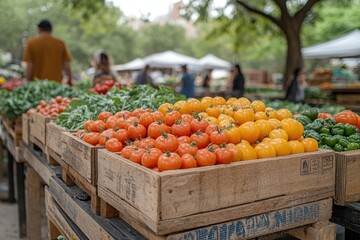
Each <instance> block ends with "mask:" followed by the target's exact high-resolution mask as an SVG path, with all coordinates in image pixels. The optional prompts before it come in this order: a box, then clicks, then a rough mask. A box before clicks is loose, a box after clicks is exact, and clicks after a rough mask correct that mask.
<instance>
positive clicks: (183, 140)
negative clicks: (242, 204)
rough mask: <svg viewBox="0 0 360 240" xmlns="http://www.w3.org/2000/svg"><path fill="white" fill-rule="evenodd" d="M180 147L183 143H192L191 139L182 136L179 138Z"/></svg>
mask: <svg viewBox="0 0 360 240" xmlns="http://www.w3.org/2000/svg"><path fill="white" fill-rule="evenodd" d="M178 141H179V145H180V144H182V143H191V140H190V137H188V136H182V137H179V138H178Z"/></svg>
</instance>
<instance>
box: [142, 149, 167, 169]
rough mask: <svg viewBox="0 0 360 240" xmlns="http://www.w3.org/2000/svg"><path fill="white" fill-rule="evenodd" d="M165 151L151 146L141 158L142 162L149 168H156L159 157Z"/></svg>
mask: <svg viewBox="0 0 360 240" xmlns="http://www.w3.org/2000/svg"><path fill="white" fill-rule="evenodd" d="M162 154H163V152H162V151H161V150H160V149H158V148H150V149H148V150H146V151H145V153H144V155H143V156H142V158H141V164H142V165H143V166H144V167H147V168H155V167H157V164H158V159H159V157H160V156H161V155H162Z"/></svg>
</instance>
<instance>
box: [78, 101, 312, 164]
mask: <svg viewBox="0 0 360 240" xmlns="http://www.w3.org/2000/svg"><path fill="white" fill-rule="evenodd" d="M303 132H304V127H303V125H302V124H301V123H300V122H298V121H297V120H295V119H293V118H292V113H291V112H290V111H288V110H286V109H280V110H277V111H275V110H274V109H272V108H268V107H266V106H265V104H264V103H263V102H261V101H258V100H256V101H253V102H250V101H249V100H248V99H246V98H240V99H236V98H230V99H229V100H227V101H226V100H225V99H224V98H222V97H215V98H211V97H205V98H203V99H202V100H201V101H199V100H197V99H189V100H187V101H179V102H177V103H175V104H173V105H172V104H169V103H165V104H163V105H161V106H160V107H159V109H158V111H150V110H144V109H136V110H135V111H133V112H129V111H122V112H118V113H116V114H114V115H113V114H111V113H110V112H102V113H100V114H99V116H98V120H96V121H87V122H86V123H85V124H84V130H81V131H79V132H78V136H79V137H80V138H82V139H83V140H84V141H85V142H87V143H90V144H92V145H94V146H96V145H100V146H105V147H106V149H107V150H109V151H111V152H116V153H119V154H120V155H121V156H122V157H124V158H126V159H129V160H131V161H133V162H135V163H138V164H141V165H143V166H145V167H148V168H151V169H154V170H156V171H165V170H174V169H180V168H193V167H202V166H211V165H216V164H225V163H231V162H234V161H241V160H251V159H258V158H269V157H276V156H284V155H289V154H296V153H304V152H312V151H316V150H317V149H318V143H317V141H316V140H315V139H312V138H305V139H304V138H303V137H302V135H303Z"/></svg>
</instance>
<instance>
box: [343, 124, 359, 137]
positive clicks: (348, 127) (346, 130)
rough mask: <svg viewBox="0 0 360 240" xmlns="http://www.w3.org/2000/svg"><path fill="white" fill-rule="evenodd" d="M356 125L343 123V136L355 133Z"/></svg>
mask: <svg viewBox="0 0 360 240" xmlns="http://www.w3.org/2000/svg"><path fill="white" fill-rule="evenodd" d="M357 131H358V130H357V127H355V126H353V125H350V124H348V123H347V124H345V125H344V135H345V136H350V135H352V134H354V133H357Z"/></svg>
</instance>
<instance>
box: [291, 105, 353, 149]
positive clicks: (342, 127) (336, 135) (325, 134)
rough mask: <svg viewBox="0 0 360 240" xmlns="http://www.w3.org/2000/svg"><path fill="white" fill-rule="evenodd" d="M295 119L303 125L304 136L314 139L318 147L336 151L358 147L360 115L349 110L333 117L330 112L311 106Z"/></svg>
mask: <svg viewBox="0 0 360 240" xmlns="http://www.w3.org/2000/svg"><path fill="white" fill-rule="evenodd" d="M296 120H298V121H299V122H301V123H302V124H303V125H304V127H305V131H304V137H310V138H314V139H316V140H317V142H318V143H319V147H320V148H323V149H332V150H334V151H336V152H342V151H352V150H357V149H360V134H359V133H358V128H359V127H360V126H359V123H360V117H359V116H357V115H356V114H355V113H353V112H351V111H348V110H346V111H342V112H340V113H339V114H337V115H336V116H335V118H333V117H332V115H331V114H328V113H319V112H318V109H316V108H312V109H308V110H305V111H304V112H303V113H302V115H301V116H298V117H297V118H296Z"/></svg>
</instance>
